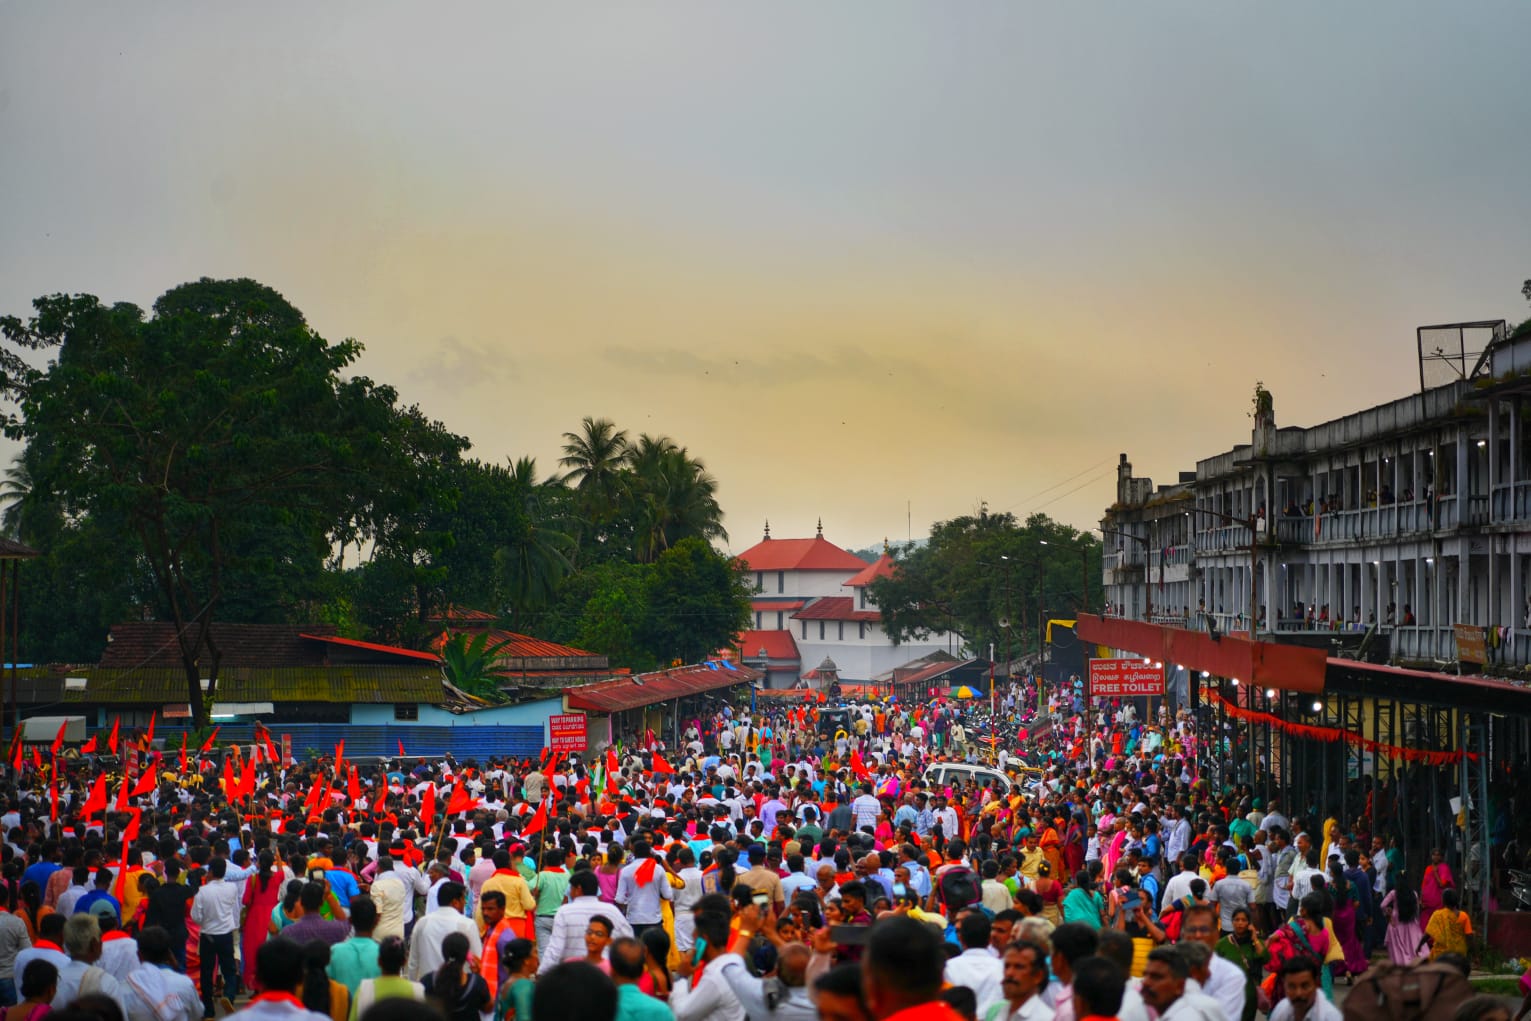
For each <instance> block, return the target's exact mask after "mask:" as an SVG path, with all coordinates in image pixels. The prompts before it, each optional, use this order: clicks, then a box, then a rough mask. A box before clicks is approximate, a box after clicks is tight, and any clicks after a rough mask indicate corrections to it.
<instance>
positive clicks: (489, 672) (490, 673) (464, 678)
mask: <svg viewBox="0 0 1531 1021" xmlns="http://www.w3.org/2000/svg"><path fill="white" fill-rule="evenodd" d="M510 642H511V640H510V639H509V638H506V639H504V640H502V641H498V642H495V643H494V644H492V645H491V644H490V642H489V635H487V634H483V633H480V634H476V635H468V634H466V633H464V632H461V631H459V632H457V633H456V634H454V635H451V636H450V637H448V638H447V639H446V641H444V642H442V644H441V672H442V674H443V675H445V677H446V679H447V683H448V684H450V685H452V686H453V687H454V688H456V689H457V690H459V691H466V692H467V693H468V694H470V695H477V696H478V697H480V698H491V699H501V698H502V695H501V693H500V683H499V678H498V677H496V676H495V673H494V665H495V663H496V661H497V660H498V659H499V658H500V650H501V649H503V648H505V646H507V645H509V644H510Z"/></svg>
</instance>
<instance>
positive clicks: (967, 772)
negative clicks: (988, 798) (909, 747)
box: [923, 762, 1015, 792]
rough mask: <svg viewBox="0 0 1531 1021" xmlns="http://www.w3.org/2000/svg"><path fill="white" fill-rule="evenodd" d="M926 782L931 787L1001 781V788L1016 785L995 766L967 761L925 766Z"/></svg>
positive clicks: (986, 783) (1005, 788) (984, 785)
mask: <svg viewBox="0 0 1531 1021" xmlns="http://www.w3.org/2000/svg"><path fill="white" fill-rule="evenodd" d="M923 776H924V778H925V783H926V785H927V786H930V787H956V786H959V785H960V786H964V787H965V786H967V785H969V784H974V783H976V784H977V785H978V786H980V787H988V786H991V785H992V784H993V783H994V781H996V780H998V781H999V789H1000V790H1002V791H1007V792H1008V791H1010V790H1011V789H1012V788H1013V787H1014V786H1015V785H1014V784H1013V783H1011V781H1010V778H1009V777H1008V776H1006V775H1005V774H1004V773H1001V772H1000V771H999V770H997V769H995V768H994V767H993V766H970V765H968V764H967V763H966V762H933V763H931V764H930V765H928V766H926V767H925V772H924V774H923Z"/></svg>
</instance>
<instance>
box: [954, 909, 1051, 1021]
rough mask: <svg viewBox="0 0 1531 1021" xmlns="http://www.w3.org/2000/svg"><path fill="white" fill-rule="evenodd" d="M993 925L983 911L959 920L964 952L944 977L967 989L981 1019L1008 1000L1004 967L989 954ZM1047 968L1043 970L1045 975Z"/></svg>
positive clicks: (960, 938)
mask: <svg viewBox="0 0 1531 1021" xmlns="http://www.w3.org/2000/svg"><path fill="white" fill-rule="evenodd" d="M991 931H992V923H991V922H990V921H989V916H988V915H986V914H984V913H983V912H982V911H968V912H967V913H966V914H964V915H963V916H962V917H961V918H959V919H957V941H958V943H959V944H960V945H961V946H962V953H960V954H958V955H957V956H956V957H953V958H952V959H951V960H949V961H947V962H946V970H945V972H944V973H943V977H944V978H945V979H946V981H947V982H949V983H950V984H951V985H954V986H966V987H967V988H968V989H971V990H972V991H973V996H974V997H976V998H977V1000H978V1016H979V1017H983V1016H984V1014H986V1013H987V1012H988V1010H989V1008H990V1007H991V1006H993V1005H995V1004H997V1003H999V1002H1000V1001H1001V1000H1003V999H1005V995H1006V994H1005V991H1004V990H1003V989H1002V988H1001V983H1002V982H1003V981H1004V978H1005V964H1004V962H1002V961H1001V960H999V958H997V957H995V956H994V955H993V954H992V953H990V952H989V935H990V933H991ZM1045 972H1046V969H1044V974H1045Z"/></svg>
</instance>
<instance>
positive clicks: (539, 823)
mask: <svg viewBox="0 0 1531 1021" xmlns="http://www.w3.org/2000/svg"><path fill="white" fill-rule="evenodd" d="M547 826H548V806H547V803H546V802H544V803H542V804H539V805H538V806H537V812H536V814H535V815H533V816H532V821H531V822H529V823H527V824H526V828H525V829H523V830H522V831H521V835H522V836H523V837H529V836H531V835H532V834H533V833H541V832H542V831H543V830H545V829H547Z"/></svg>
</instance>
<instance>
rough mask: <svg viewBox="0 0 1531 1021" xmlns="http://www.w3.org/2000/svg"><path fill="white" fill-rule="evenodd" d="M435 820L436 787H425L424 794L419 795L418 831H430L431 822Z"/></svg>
mask: <svg viewBox="0 0 1531 1021" xmlns="http://www.w3.org/2000/svg"><path fill="white" fill-rule="evenodd" d="M435 818H436V785H435V783H428V784H426V785H425V793H424V794H422V795H420V829H421V831H422V832H425V833H429V832H430V831H431V820H433V819H435Z"/></svg>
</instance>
